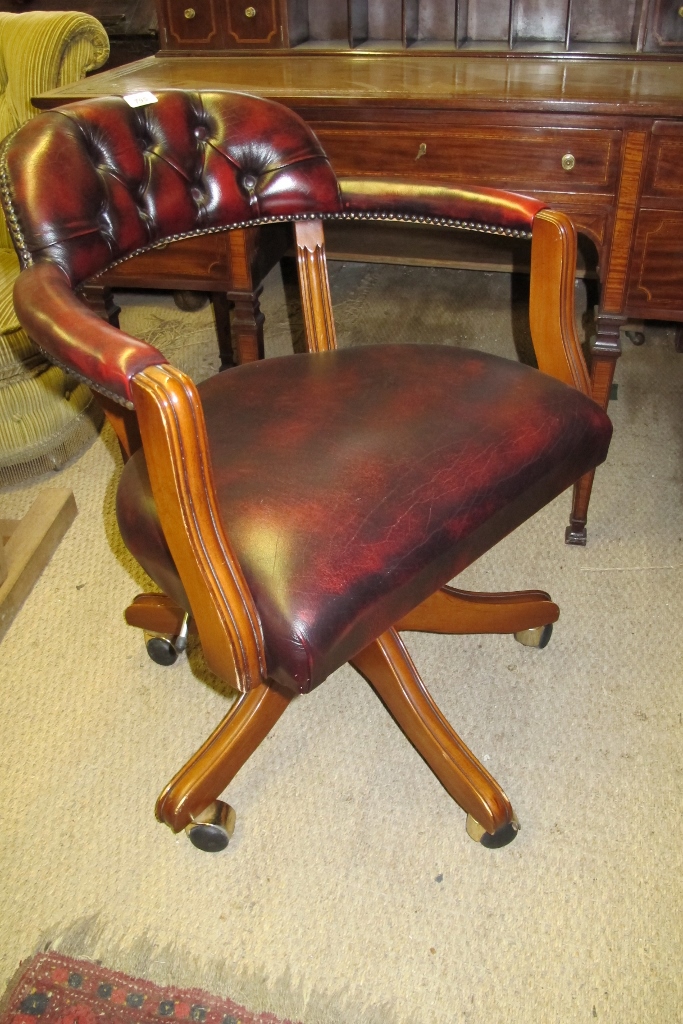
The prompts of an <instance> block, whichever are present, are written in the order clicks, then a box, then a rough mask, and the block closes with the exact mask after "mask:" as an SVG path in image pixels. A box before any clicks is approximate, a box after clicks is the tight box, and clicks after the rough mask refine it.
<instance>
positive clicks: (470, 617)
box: [394, 587, 560, 633]
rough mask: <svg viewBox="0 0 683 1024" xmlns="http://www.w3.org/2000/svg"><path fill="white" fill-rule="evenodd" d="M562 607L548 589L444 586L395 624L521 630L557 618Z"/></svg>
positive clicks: (433, 629) (421, 628)
mask: <svg viewBox="0 0 683 1024" xmlns="http://www.w3.org/2000/svg"><path fill="white" fill-rule="evenodd" d="M559 617H560V609H559V608H558V607H557V605H556V604H555V603H554V602H553V601H551V600H550V595H549V594H546V593H545V591H544V590H519V591H517V592H513V593H503V594H476V593H473V592H471V591H469V590H456V588H455V587H442V588H441V590H437V592H436V593H435V594H432V596H431V597H428V598H427V600H426V601H423V602H422V604H420V605H418V606H417V608H414V609H413V610H412V612H409V613H408V615H404V617H403V618H402V619H401V620H400V621H399V622H397V623H395V625H394V629H396V630H398V631H402V630H417V631H418V632H421V633H519V632H521V631H522V630H525V629H534V628H536V627H537V626H547V625H549V624H550V623H551V622H557V620H558V619H559Z"/></svg>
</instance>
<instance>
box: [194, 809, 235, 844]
mask: <svg viewBox="0 0 683 1024" xmlns="http://www.w3.org/2000/svg"><path fill="white" fill-rule="evenodd" d="M185 831H186V832H187V835H188V837H189V840H190V842H191V843H192V845H193V846H196V847H197V849H198V850H203V851H204V853H220V851H221V850H224V849H225V848H226V846H227V845H228V843H229V842H230V840H231V838H232V834H233V832H234V831H235V811H234V810H233V808H232V807H231V806H230V804H226V803H224V802H223V801H222V800H214V801H213V803H211V804H209V806H208V807H207V808H206V809H205V810H203V811H202V813H201V814H197V815H196V817H195V818H194V820H193V821H191V822H190V824H189V825H187V826H186V828H185Z"/></svg>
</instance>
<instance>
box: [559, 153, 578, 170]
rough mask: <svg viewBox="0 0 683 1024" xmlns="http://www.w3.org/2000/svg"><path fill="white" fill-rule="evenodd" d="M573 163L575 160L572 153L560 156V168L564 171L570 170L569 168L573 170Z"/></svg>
mask: <svg viewBox="0 0 683 1024" xmlns="http://www.w3.org/2000/svg"><path fill="white" fill-rule="evenodd" d="M575 163H576V160H575V159H574V156H573V154H572V153H565V154H564V156H563V157H562V169H563V170H564V171H571V170H573V169H574V164H575Z"/></svg>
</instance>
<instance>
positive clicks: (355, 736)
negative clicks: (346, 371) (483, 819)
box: [0, 264, 683, 1024]
mask: <svg viewBox="0 0 683 1024" xmlns="http://www.w3.org/2000/svg"><path fill="white" fill-rule="evenodd" d="M332 282H333V290H334V294H335V298H336V300H337V303H336V313H337V321H338V325H339V328H340V335H341V341H342V343H344V344H349V343H358V342H372V341H376V340H394V341H399V342H401V341H408V340H413V339H414V338H415V337H418V338H420V339H422V340H424V341H425V342H430V341H447V342H453V341H454V340H455V338H456V336H457V335H458V334H460V335H461V336H462V337H463V338H464V340H465V342H466V343H467V344H470V345H473V346H480V347H482V348H487V349H490V350H492V351H497V352H501V353H508V354H510V355H514V344H513V343H516V344H517V346H518V348H520V349H524V346H525V329H524V318H523V316H520V315H518V314H517V313H515V315H514V316H511V315H510V279H509V278H507V277H504V276H495V275H485V274H474V273H468V272H454V271H439V270H430V269H425V268H412V269H410V268H398V267H378V266H368V265H353V264H347V265H341V264H335V265H333V266H332ZM371 294H374V299H373V301H372V302H369V300H370V296H371ZM122 301H123V305H124V316H123V322H124V324H126V325H127V326H128V327H129V329H133V330H136V331H139V332H141V333H143V334H145V335H146V336H147V337H149V338H150V340H153V341H155V343H156V344H160V345H161V346H162V347H164V348H165V350H166V351H167V353H168V355H169V357H170V358H171V359H173V360H174V361H177V362H179V363H181V364H182V365H184V366H185V367H187V368H188V369H189V370H190V371H191V372H193V373H195V375H197V376H202V375H205V374H206V373H209V372H212V368H213V366H214V365H215V349H214V343H213V338H212V332H211V316H210V311H209V310H204V311H202V312H200V313H195V314H180V313H178V312H177V311H176V310H175V308H174V307H173V306H172V304H171V303H170V301H169V300H168V299H167V298H160V297H155V296H149V295H147V296H124V297H123V298H122ZM263 305H264V310H265V313H266V316H267V336H268V344H269V351H270V352H272V351H280V350H284V349H285V348H286V346H287V345H288V344H290V340H291V339H290V328H291V327H293V329H294V332H295V333H296V331H297V324H296V317H294V318H293V323H290V320H289V319H288V316H287V310H286V307H285V300H284V295H283V292H282V288H281V285H280V283H279V279H278V277H277V275H272V276H271V278H270V279H269V281H268V285H267V288H266V292H265V295H264V304H263ZM617 379H618V382H619V394H618V400H617V401H616V402H614V403H613V404H612V406H611V413H612V416H613V420H614V423H615V439H614V442H613V447H612V451H611V454H610V458H609V461H608V463H607V464H606V466H605V467H604V468H603V469H602V470H601V471H600V472H599V474H598V476H597V480H596V486H595V490H594V497H593V501H592V505H591V516H590V526H589V544H588V547H587V548H585V549H578V548H568V547H566V546H565V544H564V540H563V534H564V526H565V523H566V520H567V514H568V510H569V495H563V496H562V497H561V498H559V499H558V500H557V501H555V502H554V503H553V504H552V505H551V506H550V507H548V508H547V509H546V510H544V511H543V512H542V513H541V514H540V515H539V516H537V517H536V518H535V519H534V520H533V521H531V522H529V523H527V524H526V525H525V526H524V527H523V528H522V529H520V530H518V531H517V532H516V533H515V534H514V535H513V536H512V537H510V538H508V539H507V540H506V541H505V542H504V543H503V544H501V545H500V546H499V547H498V548H497V549H496V550H495V551H493V552H491V553H489V554H488V555H487V556H486V557H485V558H484V559H482V560H481V561H480V562H479V563H478V564H477V565H475V566H473V567H472V568H471V569H470V570H468V572H467V573H466V575H465V576H463V577H460V581H461V583H462V585H467V586H470V587H472V588H480V589H513V588H517V587H542V588H546V589H548V590H549V591H550V592H551V593H552V595H553V597H554V598H555V599H556V600H558V602H559V603H560V606H561V608H562V617H561V619H560V621H559V623H558V625H557V626H556V629H555V634H554V636H553V639H552V642H551V644H550V646H549V647H548V648H547V649H546V650H545V651H542V652H537V651H533V650H528V649H525V648H522V647H520V646H519V645H518V644H516V643H515V642H514V641H513V640H512V638H510V637H505V636H502V637H498V636H489V637H461V638H449V637H435V636H425V635H413V636H411V637H410V638H409V646H410V649H411V651H412V653H413V654H414V657H415V660H416V662H417V665H418V667H419V668H420V670H421V671H422V673H423V675H424V677H425V679H426V681H427V683H428V686H429V687H430V689H431V691H432V693H433V695H434V697H435V698H436V700H437V701H438V702H439V704H440V705H441V707H442V709H443V710H444V712H445V714H446V715H447V716H448V718H449V719H450V720H451V721H452V722H453V724H454V725H455V727H456V728H457V729H458V731H459V732H460V733H461V735H462V736H463V737H464V738H465V740H466V741H467V742H468V743H469V744H470V745H471V746H472V748H473V749H474V751H475V752H476V753H477V754H478V755H479V756H480V757H482V758H483V760H484V761H485V763H486V764H487V766H488V767H489V768H490V770H491V771H492V772H493V773H494V775H496V777H497V778H498V779H499V780H500V781H501V783H502V784H503V785H504V787H505V788H506V790H507V792H508V794H509V795H510V797H511V799H512V802H513V804H514V806H515V809H516V811H517V813H518V815H519V818H520V820H521V823H522V831H521V832H520V834H519V836H518V838H517V840H516V841H515V842H514V843H513V844H512V845H511V846H509V847H507V848H505V849H503V850H499V851H488V850H485V849H483V848H481V847H479V846H477V845H475V844H474V843H473V842H471V840H469V839H468V837H467V836H466V834H465V829H464V824H465V822H464V815H463V814H462V812H461V811H460V810H459V809H458V808H457V807H456V806H455V805H454V804H453V803H452V802H451V801H450V799H449V798H448V797H447V795H446V793H445V792H444V791H443V790H442V789H441V787H440V786H439V784H438V783H437V782H436V780H435V779H434V778H433V776H432V775H431V773H430V772H429V770H428V769H427V768H426V767H425V765H424V764H423V763H422V761H421V760H420V758H419V757H418V756H417V755H416V754H415V752H414V751H413V750H412V748H411V747H410V746H409V745H408V744H407V742H406V741H405V740H404V739H403V738H402V736H401V735H400V733H399V732H398V730H397V729H396V727H395V726H394V725H393V723H392V721H391V720H390V719H389V717H388V716H387V714H386V713H385V712H384V710H383V709H382V707H381V705H380V704H379V702H378V701H377V699H376V698H375V697H374V695H373V694H372V692H371V691H370V689H369V687H368V686H367V685H366V684H365V683H364V682H363V680H362V679H360V678H359V677H358V676H357V675H356V674H355V673H354V672H353V671H352V670H351V669H349V668H344V669H342V670H340V671H339V672H337V673H335V675H334V676H333V677H332V678H331V679H329V680H328V681H327V682H326V683H325V684H324V685H323V686H322V687H320V688H319V689H318V690H316V691H315V692H314V693H313V694H311V695H310V696H308V697H305V698H303V699H301V700H299V701H297V702H295V703H294V705H293V706H292V708H291V710H290V711H288V713H287V715H285V716H284V717H283V718H282V719H281V721H280V722H279V723H278V725H277V726H276V728H275V729H274V730H273V732H272V734H271V736H270V737H269V738H268V739H267V740H266V741H265V742H264V743H263V744H262V746H261V748H260V749H259V750H258V751H257V752H256V754H255V756H254V757H253V758H252V760H251V761H250V762H249V764H248V765H247V766H246V767H245V769H244V770H243V771H242V772H241V773H240V775H239V776H238V777H237V779H236V780H235V782H234V784H233V785H232V786H231V787H230V792H229V799H230V802H231V803H232V804H233V806H234V807H235V808H236V810H237V828H236V832H235V837H234V840H233V842H232V843H231V845H230V847H229V849H228V850H227V851H226V852H225V853H224V854H221V855H217V856H210V855H206V854H202V853H199V852H198V851H196V850H195V849H194V848H193V847H192V846H191V845H190V843H189V842H188V841H187V840H186V838H185V837H184V836H182V835H181V836H178V837H174V836H173V835H172V834H171V833H170V832H169V831H168V830H166V829H164V828H163V827H162V826H160V825H158V824H157V823H156V822H155V819H154V815H153V807H154V800H155V798H156V795H157V793H158V792H159V790H160V789H161V787H162V786H163V785H164V784H165V782H166V781H167V780H168V778H170V776H171V775H172V774H173V773H174V772H175V770H176V769H177V768H178V767H179V766H180V765H181V764H182V763H183V761H184V760H185V759H186V758H187V757H188V756H189V755H190V754H191V753H192V751H193V750H194V749H195V747H196V746H197V745H198V744H199V743H200V742H201V741H202V740H203V739H204V738H205V736H206V735H207V734H208V732H209V731H210V730H211V729H212V728H213V726H214V725H215V724H216V722H217V721H218V720H219V719H220V718H221V717H222V716H223V714H224V713H225V711H226V708H227V707H228V703H229V700H230V699H231V695H230V693H229V692H227V691H226V690H225V688H224V687H223V686H221V684H220V683H218V681H217V680H215V679H214V678H213V677H212V676H211V675H210V674H209V673H208V671H207V670H206V668H205V667H204V666H203V665H202V660H201V653H200V652H199V651H198V650H193V651H192V652H191V654H190V658H189V660H188V659H185V658H183V659H182V660H181V661H179V662H178V664H177V665H175V666H174V667H172V668H166V669H164V668H160V667H159V666H157V665H155V664H153V663H152V662H151V661H150V660H149V659H148V658H147V656H146V654H145V651H144V648H143V644H142V638H141V636H140V634H139V633H138V632H137V631H136V630H133V629H130V628H128V627H127V626H126V625H125V623H124V621H123V609H124V608H125V606H126V604H127V603H128V602H129V601H130V600H131V598H132V597H133V596H134V595H135V594H136V593H138V592H139V591H140V590H141V589H144V586H145V581H144V577H143V575H142V573H141V572H140V570H139V569H137V568H136V566H135V564H134V563H133V562H132V560H131V559H130V557H129V556H128V555H127V554H126V552H125V550H123V548H122V546H121V543H120V541H119V540H118V537H117V533H116V527H115V522H114V517H113V511H112V505H113V497H114V493H115V488H116V480H117V477H118V474H119V471H120V461H119V457H118V454H117V451H116V446H115V444H114V442H113V439H112V436H111V435H110V434H109V433H108V432H107V431H105V433H104V434H103V435H102V438H101V439H100V440H98V441H96V442H95V443H94V444H93V445H92V447H91V448H90V449H89V450H88V451H87V452H85V454H84V455H83V456H82V457H81V458H80V459H79V460H78V461H76V462H75V463H74V464H72V465H70V466H68V467H67V468H66V469H65V470H64V471H63V472H61V473H60V474H59V475H58V476H56V477H55V476H53V477H51V478H44V479H42V480H40V481H36V482H35V483H34V484H32V485H30V486H24V487H16V488H14V489H11V490H8V491H5V492H3V493H2V494H0V509H1V511H0V515H1V516H3V517H6V516H11V515H19V514H21V513H23V512H24V511H25V509H26V508H27V507H28V505H29V504H30V502H31V499H32V496H33V495H34V494H35V492H36V491H37V490H38V489H39V488H40V487H44V486H49V485H50V484H53V483H54V484H56V483H59V484H68V485H69V486H71V487H72V488H73V489H74V492H75V494H76V498H77V502H78V506H79V510H80V511H79V515H78V517H77V519H76V521H75V522H74V524H73V526H72V527H71V529H70V531H69V533H68V534H67V536H66V537H65V539H64V541H63V542H62V544H61V546H60V547H59V549H58V551H57V553H56V554H55V556H54V557H53V559H52V561H51V563H50V564H49V566H48V567H47V569H46V570H45V572H44V574H43V576H42V577H41V579H40V581H39V582H38V584H37V586H36V587H35V589H34V591H33V593H32V594H31V595H30V597H29V598H28V600H27V601H26V603H25V605H24V607H23V609H22V610H21V612H20V613H19V615H18V616H17V618H16V620H15V622H14V625H13V626H12V628H11V629H10V631H9V633H8V634H7V636H6V638H5V640H4V641H3V643H2V646H1V647H0V677H1V684H0V695H1V696H0V699H1V701H2V704H1V707H2V714H1V716H0V982H2V983H4V982H5V981H6V980H7V979H9V977H10V976H11V975H12V974H13V972H14V971H15V970H16V968H17V966H18V964H19V961H20V960H21V959H22V958H24V957H26V956H28V955H30V954H31V953H32V952H33V951H35V950H37V949H39V948H45V947H46V946H52V947H53V948H56V949H58V950H62V951H64V952H68V953H71V954H73V955H77V956H81V957H89V958H93V959H100V960H102V961H103V962H104V963H105V964H106V965H108V966H110V967H114V968H118V969H121V970H125V971H128V972H130V973H133V974H139V975H144V976H146V977H149V978H150V979H152V980H155V981H158V982H161V983H175V984H179V985H197V986H200V987H204V988H207V989H209V990H212V991H214V992H215V993H216V994H225V995H229V996H231V997H232V998H234V999H237V1000H239V1001H242V1002H244V1003H246V1004H248V1005H249V1006H250V1007H252V1008H253V1009H270V1010H273V1011H276V1012H278V1013H280V1014H283V1015H284V1014H287V1015H289V1016H290V1017H292V1018H294V1019H300V1020H302V1021H304V1022H305V1024H316V1022H320V1024H380V1022H381V1024H415V1022H418V1021H419V1022H423V1024H453V1022H468V1024H498V1022H501V1024H502V1022H505V1024H532V1022H533V1024H538V1022H552V1024H555V1022H557V1024H574V1022H583V1021H586V1022H588V1021H593V1020H596V1019H597V1020H598V1021H604V1022H610V1024H646V1022H662V1024H674V1022H678V1021H683V980H682V979H683V973H682V969H681V968H682V965H681V931H682V921H683V893H682V884H683V883H682V879H683V843H682V842H681V797H682V793H683V775H682V769H683V752H682V741H683V694H682V693H681V663H682V653H683V638H682V631H681V629H680V618H681V609H683V572H682V570H683V541H682V539H681V538H682V537H683V503H682V500H681V499H682V493H681V491H682V482H683V474H682V467H683V460H682V452H681V444H682V440H683V422H682V421H683V356H680V355H677V354H676V353H675V352H674V350H673V342H672V337H671V334H670V332H667V331H666V330H664V329H662V328H659V329H657V330H649V331H648V339H647V343H646V345H645V346H644V347H643V348H639V349H636V348H634V347H633V346H631V345H630V344H626V345H625V351H624V355H623V357H622V359H621V361H620V363H619V367H618V370H617Z"/></svg>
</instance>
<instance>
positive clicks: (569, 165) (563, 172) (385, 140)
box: [314, 113, 621, 194]
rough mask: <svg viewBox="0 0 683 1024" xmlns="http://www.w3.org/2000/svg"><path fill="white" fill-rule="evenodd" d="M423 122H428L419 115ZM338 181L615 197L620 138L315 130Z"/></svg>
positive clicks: (598, 132)
mask: <svg viewBox="0 0 683 1024" xmlns="http://www.w3.org/2000/svg"><path fill="white" fill-rule="evenodd" d="M425 121H426V122H427V124H428V122H429V115H428V113H425ZM314 128H315V132H316V134H317V136H318V138H319V139H320V141H321V143H322V145H323V146H324V148H325V151H326V152H327V155H328V156H329V158H330V160H331V162H332V165H333V166H334V169H335V171H336V172H337V174H340V175H354V174H387V175H392V176H405V175H420V176H421V177H425V178H428V177H435V178H445V179H450V180H452V181H457V182H468V183H470V184H473V185H474V184H479V185H489V186H492V187H496V188H509V189H531V190H537V191H539V190H540V191H543V190H549V191H555V192H558V191H559V192H600V193H603V194H609V193H613V192H614V191H615V187H616V181H617V174H618V165H619V151H620V147H621V132H619V131H609V130H603V129H573V128H515V127H495V126H488V125H487V126H477V125H475V126H467V127H462V128H459V127H457V126H444V127H442V128H438V129H432V130H430V129H429V128H428V127H426V128H425V129H424V130H418V129H415V128H413V127H412V126H411V127H410V128H404V127H402V126H399V125H387V124H377V125H367V124H362V125H343V126H341V125H336V124H330V123H329V122H326V123H325V122H324V123H316V124H315V125H314Z"/></svg>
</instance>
